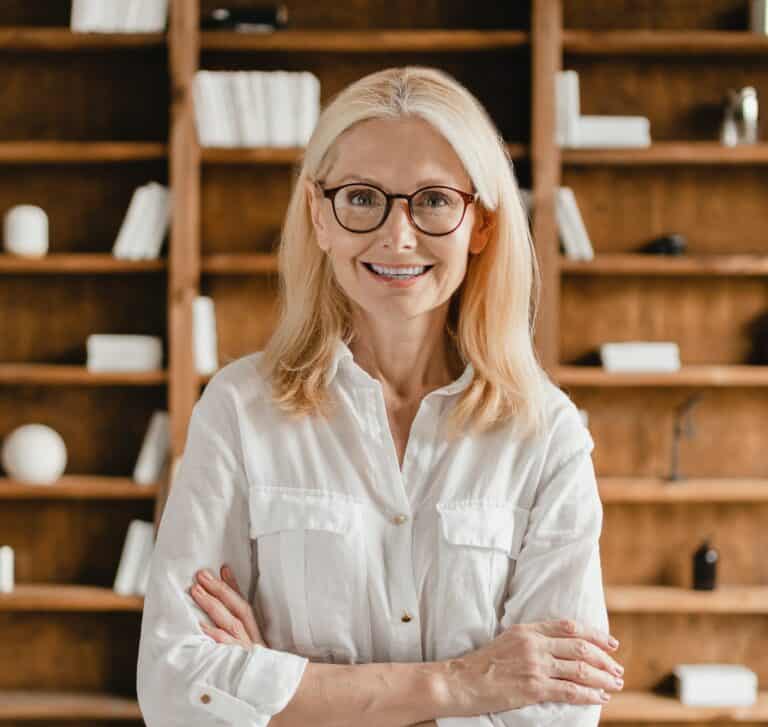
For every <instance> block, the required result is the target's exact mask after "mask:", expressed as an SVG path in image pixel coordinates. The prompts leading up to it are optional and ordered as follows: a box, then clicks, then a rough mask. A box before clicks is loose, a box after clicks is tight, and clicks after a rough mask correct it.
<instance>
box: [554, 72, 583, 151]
mask: <svg viewBox="0 0 768 727" xmlns="http://www.w3.org/2000/svg"><path fill="white" fill-rule="evenodd" d="M555 101H556V104H555V138H556V142H557V144H558V145H559V146H571V145H572V144H573V143H574V142H575V140H576V133H577V126H578V122H579V117H580V116H581V101H580V99H579V74H578V73H576V71H559V72H558V73H557V75H556V76H555Z"/></svg>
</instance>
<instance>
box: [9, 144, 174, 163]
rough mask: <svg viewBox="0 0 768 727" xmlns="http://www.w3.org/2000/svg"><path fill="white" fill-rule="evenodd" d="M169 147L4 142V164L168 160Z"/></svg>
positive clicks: (163, 145)
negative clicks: (166, 158)
mask: <svg viewBox="0 0 768 727" xmlns="http://www.w3.org/2000/svg"><path fill="white" fill-rule="evenodd" d="M166 155H167V146H166V145H165V144H163V143H162V142H153V141H150V142H145V141H2V142H0V162H2V163H3V164H42V163H48V162H50V163H52V164H70V163H71V164H85V163H97V162H141V161H154V160H158V159H160V160H162V159H165V157H166Z"/></svg>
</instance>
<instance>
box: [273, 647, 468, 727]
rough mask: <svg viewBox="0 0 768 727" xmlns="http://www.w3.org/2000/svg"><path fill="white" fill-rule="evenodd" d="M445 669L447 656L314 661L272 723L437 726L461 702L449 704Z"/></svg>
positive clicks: (295, 726)
mask: <svg viewBox="0 0 768 727" xmlns="http://www.w3.org/2000/svg"><path fill="white" fill-rule="evenodd" d="M443 672H444V663H443V662H413V663H407V662H406V663H403V662H373V663H369V664H350V665H347V664H319V663H315V662H310V663H309V664H307V666H306V669H305V671H304V676H303V677H302V680H301V682H300V683H299V686H298V688H297V690H296V693H295V694H294V696H293V698H292V699H291V701H290V702H289V703H288V704H287V706H286V707H285V709H283V710H282V711H281V712H278V713H277V714H275V715H274V716H273V717H272V719H271V720H270V725H273V724H274V727H304V726H305V725H308V724H311V725H313V727H325V726H326V725H327V726H328V727H331V726H332V727H360V725H362V724H364V725H365V727H408V726H410V727H436V723H435V721H434V719H435V718H436V717H442V716H450V715H455V714H457V712H455V711H454V709H457V708H458V704H457V705H456V706H455V707H454V706H453V705H451V704H446V699H449V697H448V692H447V691H446V690H445V689H444V688H441V683H442V682H441V680H442V674H443ZM480 711H481V710H478V712H480Z"/></svg>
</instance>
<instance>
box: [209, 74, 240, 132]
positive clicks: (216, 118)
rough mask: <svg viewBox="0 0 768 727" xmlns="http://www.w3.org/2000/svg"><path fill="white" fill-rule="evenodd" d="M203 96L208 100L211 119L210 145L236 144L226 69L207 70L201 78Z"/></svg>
mask: <svg viewBox="0 0 768 727" xmlns="http://www.w3.org/2000/svg"><path fill="white" fill-rule="evenodd" d="M202 82H203V90H204V96H205V97H206V99H207V100H209V101H210V108H211V118H212V120H213V135H212V136H213V139H212V144H211V145H212V146H218V147H234V146H237V131H236V128H235V125H234V118H233V115H232V110H231V108H230V104H231V101H230V92H229V88H228V86H229V83H228V78H227V71H207V72H206V75H204V76H203V78H202Z"/></svg>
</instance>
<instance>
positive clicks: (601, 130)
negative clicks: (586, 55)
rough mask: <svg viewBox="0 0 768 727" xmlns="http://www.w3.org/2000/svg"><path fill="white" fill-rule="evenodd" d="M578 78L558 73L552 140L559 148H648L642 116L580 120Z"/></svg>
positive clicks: (648, 130) (647, 124) (648, 133)
mask: <svg viewBox="0 0 768 727" xmlns="http://www.w3.org/2000/svg"><path fill="white" fill-rule="evenodd" d="M579 99H580V96H579V75H578V73H577V72H576V71H559V72H558V74H557V78H556V81H555V115H556V128H555V140H556V143H557V144H558V145H559V146H562V147H576V148H578V147H647V146H650V145H651V124H650V121H649V120H648V119H647V118H646V117H645V116H582V114H581V104H580V100H579Z"/></svg>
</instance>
